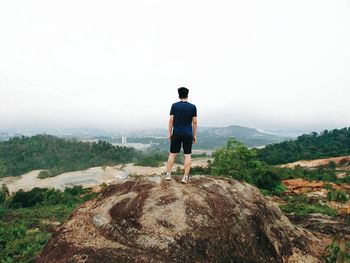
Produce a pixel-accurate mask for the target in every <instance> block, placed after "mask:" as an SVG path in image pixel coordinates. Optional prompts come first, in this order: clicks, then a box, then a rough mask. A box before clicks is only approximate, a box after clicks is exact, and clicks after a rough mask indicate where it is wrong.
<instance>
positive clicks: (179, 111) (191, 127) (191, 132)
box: [165, 87, 197, 183]
mask: <svg viewBox="0 0 350 263" xmlns="http://www.w3.org/2000/svg"><path fill="white" fill-rule="evenodd" d="M188 92H189V90H188V89H186V88H185V87H181V88H179V89H178V93H179V98H180V101H179V102H176V103H174V104H173V105H172V106H171V110H170V118H169V140H170V154H169V158H168V164H167V173H166V175H165V179H166V180H171V169H172V167H173V164H174V161H175V157H176V154H177V153H179V152H180V150H181V146H182V148H183V151H184V156H185V164H184V170H185V172H184V176H183V177H182V180H181V182H182V183H188V181H189V177H188V174H189V172H190V169H191V153H192V144H193V143H196V141H197V108H196V106H195V105H193V104H191V103H189V102H188Z"/></svg>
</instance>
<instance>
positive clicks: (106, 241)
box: [36, 176, 322, 263]
mask: <svg viewBox="0 0 350 263" xmlns="http://www.w3.org/2000/svg"><path fill="white" fill-rule="evenodd" d="M321 247H322V246H321V245H320V241H319V240H318V239H317V238H316V237H315V236H314V235H313V234H311V233H310V232H308V231H306V230H304V229H302V228H298V227H296V226H294V225H293V224H291V223H290V221H289V220H288V218H287V217H285V216H284V215H283V213H282V212H281V210H280V209H279V208H278V206H277V205H275V204H274V203H272V202H270V201H268V200H267V199H266V198H265V197H264V196H262V195H261V194H260V192H259V190H258V189H257V188H255V187H253V186H251V185H249V184H247V183H244V182H239V181H237V180H233V179H228V178H225V177H211V176H195V177H193V178H192V181H191V183H189V184H181V182H180V178H179V177H176V178H175V179H173V180H172V181H164V180H162V179H161V178H160V177H141V178H133V179H127V180H124V181H121V182H120V183H117V184H114V185H111V186H109V187H108V188H107V189H105V190H104V191H103V192H102V193H101V194H100V195H99V196H98V197H96V198H95V199H93V200H91V201H88V202H86V203H84V204H83V205H81V206H80V207H79V208H78V209H76V210H75V211H74V212H73V213H72V215H71V216H70V218H69V220H68V221H67V222H66V223H65V224H63V225H62V226H61V227H60V228H59V229H58V230H57V232H56V233H55V234H54V235H53V237H52V239H51V240H50V241H49V243H48V244H47V246H46V247H45V248H44V250H43V252H42V253H41V255H40V256H39V257H38V258H37V260H36V262H264V263H266V262H318V261H317V260H316V258H317V257H319V255H320V252H321V250H320V248H321Z"/></svg>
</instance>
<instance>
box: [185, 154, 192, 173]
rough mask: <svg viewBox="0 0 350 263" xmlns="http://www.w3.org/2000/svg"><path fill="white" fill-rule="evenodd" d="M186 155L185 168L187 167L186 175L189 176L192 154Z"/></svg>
mask: <svg viewBox="0 0 350 263" xmlns="http://www.w3.org/2000/svg"><path fill="white" fill-rule="evenodd" d="M184 156H185V163H184V169H185V174H184V176H188V174H189V173H190V169H191V154H184Z"/></svg>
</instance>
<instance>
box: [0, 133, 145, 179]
mask: <svg viewBox="0 0 350 263" xmlns="http://www.w3.org/2000/svg"><path fill="white" fill-rule="evenodd" d="M137 155H138V153H137V152H136V150H134V149H133V148H127V147H119V146H113V145H112V144H109V143H107V142H102V141H99V142H98V143H91V144H90V143H83V142H79V141H77V140H74V139H71V140H66V139H61V138H57V137H54V136H50V135H36V136H33V137H24V136H23V137H14V138H11V139H10V140H8V141H4V142H1V143H0V177H3V176H13V175H20V174H23V173H26V172H29V171H32V170H36V169H45V170H47V171H44V172H42V173H41V174H40V176H41V177H42V178H43V177H49V176H55V175H57V174H60V173H63V172H67V171H78V170H83V169H86V168H89V167H94V166H101V165H114V164H119V163H124V162H130V161H132V160H133V159H134V158H135V157H136V156H137Z"/></svg>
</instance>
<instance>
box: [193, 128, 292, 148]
mask: <svg viewBox="0 0 350 263" xmlns="http://www.w3.org/2000/svg"><path fill="white" fill-rule="evenodd" d="M230 137H234V138H236V139H237V140H238V141H240V142H242V143H244V144H245V145H247V146H248V147H253V146H255V147H258V146H265V145H267V144H271V143H278V142H282V141H284V140H288V139H290V137H284V136H281V135H279V134H274V133H270V132H266V131H260V130H258V129H254V128H248V127H244V126H239V125H231V126H228V127H213V128H206V129H205V130H204V131H200V130H199V131H198V144H197V145H196V147H197V148H201V149H202V148H203V149H213V148H218V147H222V146H224V145H225V144H226V142H227V140H228V139H229V138H230Z"/></svg>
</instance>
